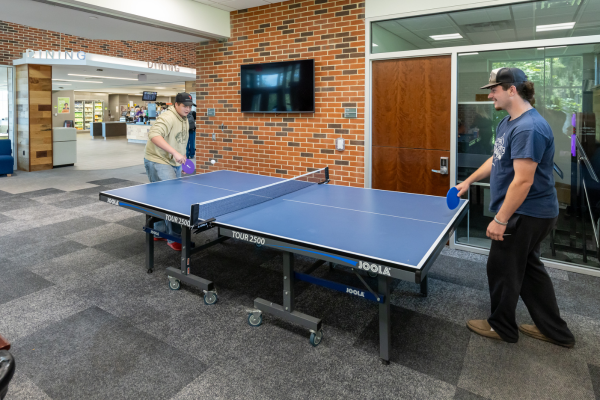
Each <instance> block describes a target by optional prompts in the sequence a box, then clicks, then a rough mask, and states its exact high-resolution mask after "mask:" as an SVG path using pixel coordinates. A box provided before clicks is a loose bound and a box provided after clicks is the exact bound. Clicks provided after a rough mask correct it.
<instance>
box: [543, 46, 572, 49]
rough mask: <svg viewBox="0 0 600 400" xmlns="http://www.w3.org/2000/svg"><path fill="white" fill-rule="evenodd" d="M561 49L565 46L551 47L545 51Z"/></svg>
mask: <svg viewBox="0 0 600 400" xmlns="http://www.w3.org/2000/svg"><path fill="white" fill-rule="evenodd" d="M563 47H567V46H552V47H546V48H547V49H562V48H563Z"/></svg>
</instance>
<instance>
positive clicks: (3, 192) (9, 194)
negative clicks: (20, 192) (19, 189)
mask: <svg viewBox="0 0 600 400" xmlns="http://www.w3.org/2000/svg"><path fill="white" fill-rule="evenodd" d="M10 196H13V194H12V193H9V192H5V191H4V190H0V198H3V197H10Z"/></svg>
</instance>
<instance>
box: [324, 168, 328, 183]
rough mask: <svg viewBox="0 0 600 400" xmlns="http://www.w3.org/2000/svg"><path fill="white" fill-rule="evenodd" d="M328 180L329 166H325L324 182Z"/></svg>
mask: <svg viewBox="0 0 600 400" xmlns="http://www.w3.org/2000/svg"><path fill="white" fill-rule="evenodd" d="M328 182H329V167H325V183H328Z"/></svg>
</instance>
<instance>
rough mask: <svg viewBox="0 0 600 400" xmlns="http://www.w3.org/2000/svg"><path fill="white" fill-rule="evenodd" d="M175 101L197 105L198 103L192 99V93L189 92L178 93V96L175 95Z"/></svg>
mask: <svg viewBox="0 0 600 400" xmlns="http://www.w3.org/2000/svg"><path fill="white" fill-rule="evenodd" d="M175 103H183V104H184V105H186V106H194V107H196V105H195V104H194V102H193V100H192V95H191V94H189V93H185V92H183V93H177V96H175Z"/></svg>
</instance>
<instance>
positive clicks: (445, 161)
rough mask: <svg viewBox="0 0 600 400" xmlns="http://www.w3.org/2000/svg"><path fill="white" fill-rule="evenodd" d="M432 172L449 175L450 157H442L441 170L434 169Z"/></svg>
mask: <svg viewBox="0 0 600 400" xmlns="http://www.w3.org/2000/svg"><path fill="white" fill-rule="evenodd" d="M431 172H435V173H436V174H440V175H448V157H440V169H432V170H431Z"/></svg>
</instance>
